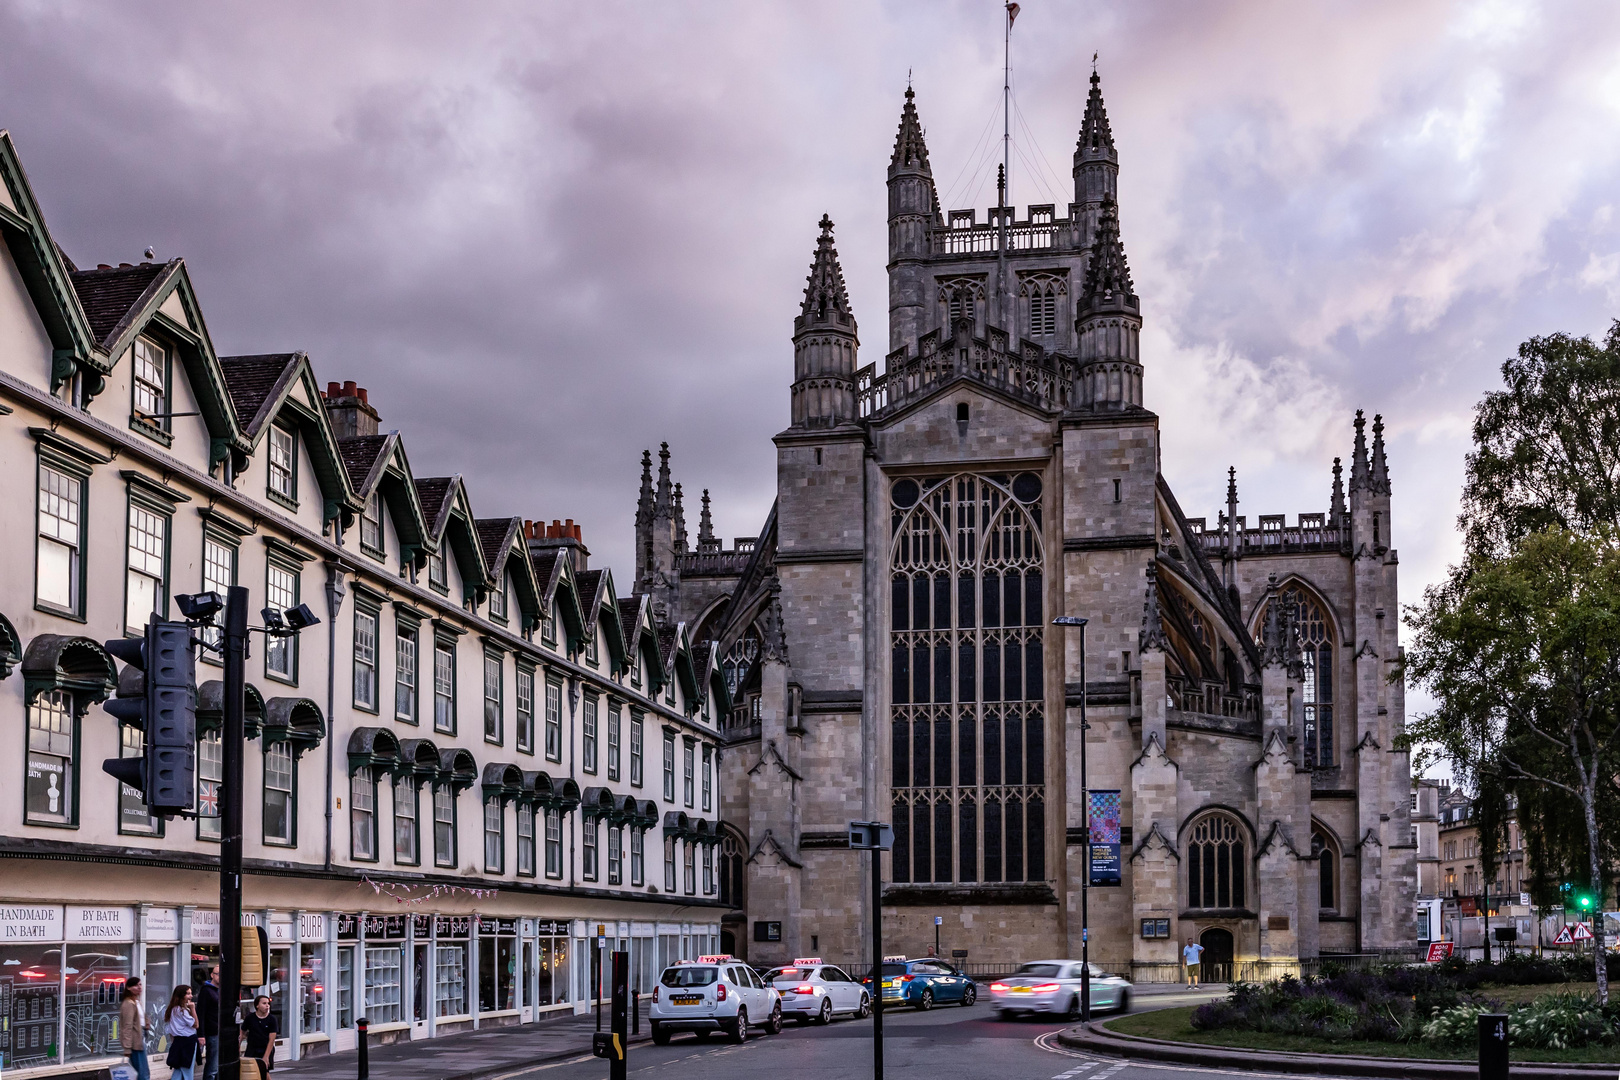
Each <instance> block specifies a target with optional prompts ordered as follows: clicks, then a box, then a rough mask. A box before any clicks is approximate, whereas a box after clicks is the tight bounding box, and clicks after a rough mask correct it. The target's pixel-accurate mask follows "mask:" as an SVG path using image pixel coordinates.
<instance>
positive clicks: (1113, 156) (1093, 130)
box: [1074, 71, 1118, 164]
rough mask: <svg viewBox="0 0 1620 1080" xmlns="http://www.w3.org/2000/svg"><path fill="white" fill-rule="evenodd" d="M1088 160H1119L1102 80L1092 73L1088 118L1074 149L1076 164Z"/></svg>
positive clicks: (1082, 125) (1081, 125)
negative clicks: (1109, 121) (1105, 104)
mask: <svg viewBox="0 0 1620 1080" xmlns="http://www.w3.org/2000/svg"><path fill="white" fill-rule="evenodd" d="M1087 158H1107V159H1109V160H1116V161H1117V160H1118V154H1117V153H1116V152H1115V150H1114V132H1113V129H1112V128H1110V127H1109V126H1108V109H1107V108H1106V107H1105V106H1104V105H1103V97H1102V79H1101V78H1100V77H1099V76H1098V74H1097V73H1096V72H1095V71H1093V72H1092V73H1091V93H1090V94H1089V95H1088V96H1087V98H1086V116H1085V119H1084V120H1083V121H1082V122H1081V124H1080V138H1079V141H1078V142H1077V143H1076V145H1075V148H1074V159H1075V162H1076V164H1078V163H1079V162H1080V161H1082V160H1084V159H1087Z"/></svg>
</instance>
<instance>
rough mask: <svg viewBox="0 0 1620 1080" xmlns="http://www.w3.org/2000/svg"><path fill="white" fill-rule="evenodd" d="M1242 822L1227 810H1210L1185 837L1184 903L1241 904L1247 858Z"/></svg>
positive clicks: (1196, 905)
mask: <svg viewBox="0 0 1620 1080" xmlns="http://www.w3.org/2000/svg"><path fill="white" fill-rule="evenodd" d="M1246 846H1247V845H1246V844H1245V843H1244V839H1243V826H1242V824H1241V823H1239V822H1238V820H1237V819H1236V818H1234V817H1232V816H1231V815H1229V814H1209V815H1207V816H1206V817H1204V818H1201V819H1200V820H1199V821H1198V822H1197V823H1196V824H1195V825H1194V826H1193V828H1192V833H1191V836H1190V838H1189V840H1188V841H1187V906H1188V907H1189V908H1213V909H1232V908H1241V907H1243V906H1244V903H1245V897H1246V895H1247V893H1246V890H1245V885H1246V883H1247V882H1246V878H1245V874H1246V872H1247V869H1248V860H1247V859H1246V858H1245V855H1244V849H1245V847H1246Z"/></svg>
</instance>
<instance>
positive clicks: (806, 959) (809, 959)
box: [793, 956, 824, 967]
mask: <svg viewBox="0 0 1620 1080" xmlns="http://www.w3.org/2000/svg"><path fill="white" fill-rule="evenodd" d="M823 962H824V961H823V960H822V959H821V957H819V956H801V957H799V958H798V959H796V960H794V961H793V963H794V966H795V967H796V966H798V965H800V964H820V963H823Z"/></svg>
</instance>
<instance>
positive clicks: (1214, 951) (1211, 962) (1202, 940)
mask: <svg viewBox="0 0 1620 1080" xmlns="http://www.w3.org/2000/svg"><path fill="white" fill-rule="evenodd" d="M1198 944H1200V945H1202V946H1203V947H1204V955H1203V956H1202V957H1201V958H1200V961H1199V962H1200V965H1201V966H1200V969H1199V972H1198V974H1199V976H1200V981H1202V982H1205V983H1229V982H1231V981H1232V931H1230V930H1222V929H1221V928H1220V927H1211V928H1210V929H1208V930H1205V931H1204V932H1203V933H1202V934H1200V935H1199V937H1198Z"/></svg>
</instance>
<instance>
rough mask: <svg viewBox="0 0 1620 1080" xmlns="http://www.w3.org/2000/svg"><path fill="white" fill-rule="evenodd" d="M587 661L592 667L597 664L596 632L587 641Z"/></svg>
mask: <svg viewBox="0 0 1620 1080" xmlns="http://www.w3.org/2000/svg"><path fill="white" fill-rule="evenodd" d="M585 662H586V663H587V664H589V665H591V666H592V667H595V666H596V634H594V633H592V634H591V636H590V637H589V638H587V639H586V641H585Z"/></svg>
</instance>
